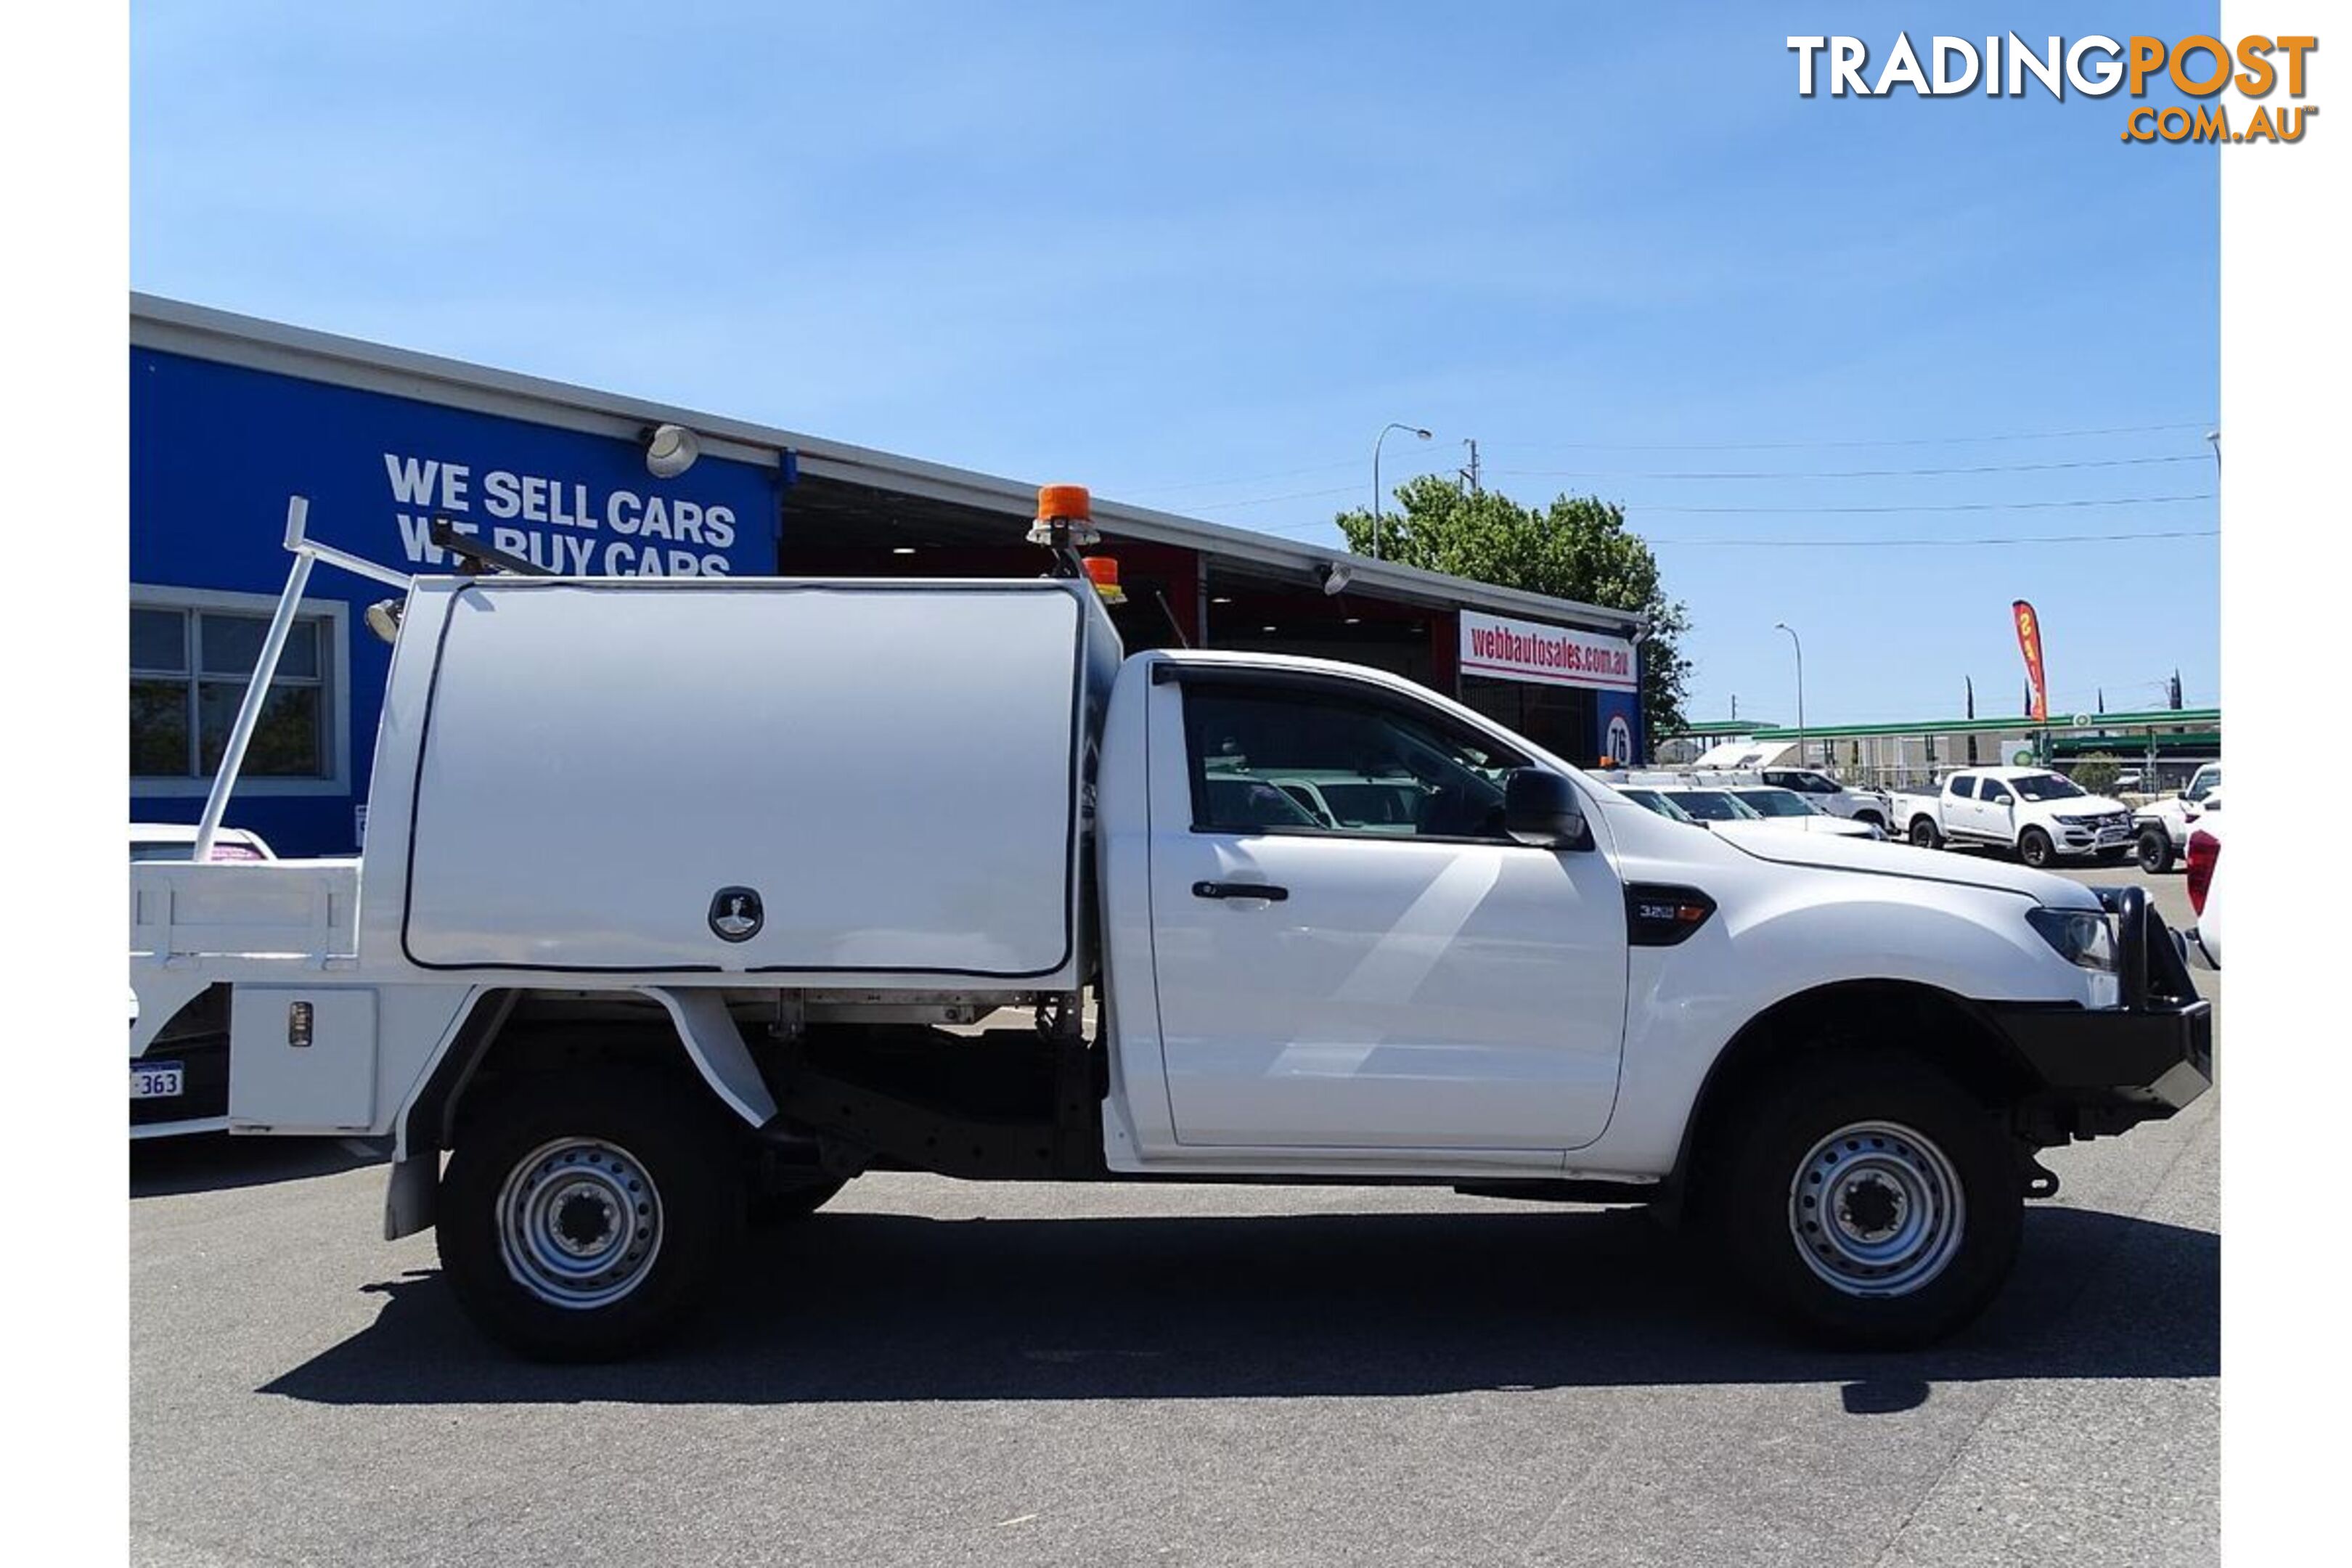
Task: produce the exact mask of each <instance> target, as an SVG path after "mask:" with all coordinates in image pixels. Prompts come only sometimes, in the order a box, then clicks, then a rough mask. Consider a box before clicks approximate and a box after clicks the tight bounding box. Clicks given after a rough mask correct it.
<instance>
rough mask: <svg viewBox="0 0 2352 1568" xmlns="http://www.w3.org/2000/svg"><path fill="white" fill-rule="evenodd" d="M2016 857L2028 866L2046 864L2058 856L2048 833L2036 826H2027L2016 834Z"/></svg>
mask: <svg viewBox="0 0 2352 1568" xmlns="http://www.w3.org/2000/svg"><path fill="white" fill-rule="evenodd" d="M2017 858H2019V859H2021V860H2022V861H2024V862H2025V863H2026V864H2027V865H2029V866H2035V867H2041V866H2047V865H2048V864H2050V862H2051V861H2053V860H2054V859H2056V858H2058V850H2057V847H2056V846H2055V845H2053V844H2052V843H2051V842H2050V835H2048V834H2047V833H2044V832H2042V829H2040V828H2038V827H2029V828H2027V829H2026V830H2025V831H2024V832H2022V833H2021V834H2019V835H2018V836H2017Z"/></svg>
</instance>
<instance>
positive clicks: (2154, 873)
mask: <svg viewBox="0 0 2352 1568" xmlns="http://www.w3.org/2000/svg"><path fill="white" fill-rule="evenodd" d="M2139 868H2140V869H2141V870H2143V871H2145V872H2147V874H2148V875H2149V876H2151V877H2160V876H2162V875H2163V874H2164V873H2165V872H2167V871H2169V870H2171V869H2172V835H2171V834H2169V833H2167V832H2166V831H2165V830H2164V829H2163V828H2161V827H2151V828H2149V829H2147V831H2146V832H2144V833H2142V834H2141V835H2140V836H2139Z"/></svg>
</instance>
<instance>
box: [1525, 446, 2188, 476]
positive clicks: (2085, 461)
mask: <svg viewBox="0 0 2352 1568" xmlns="http://www.w3.org/2000/svg"><path fill="white" fill-rule="evenodd" d="M2212 460H2213V458H2212V454H2211V453H2210V452H2184V453H2181V454H2180V455H2179V456H2177V457H2164V458H2066V459H2063V460H2061V461H2057V462H2048V463H1975V464H1969V465H1965V466H1962V467H1958V468H1815V469H1801V468H1783V469H1780V470H1778V471H1755V472H1748V471H1740V470H1727V469H1715V470H1709V471H1706V472H1696V473H1692V472H1685V473H1643V472H1639V471H1635V470H1631V469H1614V470H1612V469H1608V468H1497V469H1496V470H1495V471H1496V473H1500V474H1516V475H1518V476H1520V477H1522V478H1529V479H1543V478H1551V479H1910V478H1915V477H1917V476H1921V475H1927V474H2029V473H2047V472H2049V471H2051V470H2053V469H2055V468H2144V467H2147V465H2149V464H2153V463H2210V462H2211V461H2212Z"/></svg>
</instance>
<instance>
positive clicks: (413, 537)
mask: <svg viewBox="0 0 2352 1568" xmlns="http://www.w3.org/2000/svg"><path fill="white" fill-rule="evenodd" d="M792 471H793V470H792V458H791V457H790V455H789V454H786V455H785V456H784V457H783V458H782V465H781V467H780V468H767V467H762V466H761V465H758V464H754V463H743V462H736V461H731V460H729V459H725V458H711V457H705V458H702V459H701V460H700V461H699V462H698V463H696V464H695V466H694V467H693V468H690V469H688V471H687V472H686V473H685V474H683V475H680V476H679V477H678V478H677V479H654V478H652V477H651V476H650V475H648V474H647V473H646V466H645V458H644V452H643V449H642V447H639V446H638V444H637V443H636V442H635V441H634V440H630V439H625V438H615V437H604V436H595V435H588V434H584V433H583V432H580V431H575V430H568V429H562V428H559V427H557V426H548V425H541V424H537V423H534V422H532V421H530V420H526V419H519V418H512V417H506V416H495V415H486V414H478V413H475V412H472V411H470V410H466V409H458V408H451V407H447V406H445V405H438V404H434V403H428V402H425V401H421V400H418V399H415V398H407V397H395V396H390V395H384V394H381V393H374V392H363V391H359V390H356V389H354V388H351V387H345V386H337V385H333V384H328V383H324V382H318V381H310V380H305V379H302V378H300V377H297V376H290V375H284V374H275V373H272V372H267V371H259V370H251V369H247V368H244V367H241V366H236V365H227V364H221V363H215V362H213V361H209V360H202V359H196V358H192V357H189V356H187V355H184V354H175V353H159V352H156V351H153V350H146V349H134V350H132V351H131V581H132V583H133V584H139V585H142V586H145V587H160V588H179V589H210V590H221V591H228V592H235V593H245V594H263V595H272V596H275V595H277V594H278V592H279V591H280V590H281V589H283V588H284V586H285V583H286V572H287V568H288V567H289V565H290V564H291V563H292V558H291V557H289V555H288V554H287V553H286V552H285V549H284V547H283V537H284V532H285V521H286V501H287V498H288V497H289V495H304V496H308V497H309V498H310V521H309V530H310V535H311V537H313V538H315V539H317V540H319V541H320V542H323V543H327V544H332V545H335V546H337V547H339V548H341V549H343V550H346V551H349V552H352V553H353V554H355V555H360V556H362V557H365V558H366V559H368V560H371V561H376V562H380V563H383V564H385V565H387V566H391V567H394V568H395V569H398V570H402V571H408V572H436V571H444V570H447V569H448V563H447V562H446V559H445V558H444V556H443V554H442V552H440V551H438V550H436V549H435V548H434V547H433V546H432V545H431V544H429V543H428V542H426V540H425V531H426V530H427V529H428V528H429V526H430V524H431V521H432V519H434V518H435V517H446V518H447V519H448V520H449V521H450V522H451V524H452V525H453V526H455V527H457V529H458V530H459V531H465V532H472V533H478V534H481V535H483V536H485V537H488V539H490V541H491V542H493V543H495V544H497V545H498V546H499V548H501V549H504V550H506V551H508V552H509V553H512V554H516V555H522V556H526V557H528V558H530V559H531V560H533V561H535V562H538V563H541V564H542V565H545V566H548V567H550V568H551V569H553V570H556V571H560V572H565V573H577V574H596V575H608V574H634V575H667V576H677V575H710V574H731V575H738V576H740V575H750V574H772V573H773V572H774V571H775V569H776V535H777V527H778V518H779V516H780V513H781V506H780V502H781V487H782V486H783V485H786V484H789V483H790V482H791V475H792ZM389 592H390V591H389V590H387V589H386V588H385V587H384V586H383V584H377V583H372V582H369V581H367V580H366V579H364V578H361V577H356V576H353V575H352V574H349V573H345V572H342V571H339V570H337V569H335V568H332V567H329V566H323V565H322V566H320V567H319V568H318V569H317V570H316V571H315V572H314V573H313V574H312V575H311V578H310V590H309V594H308V597H309V598H310V599H312V600H341V601H343V602H344V603H345V604H347V605H350V606H351V611H350V613H349V614H348V615H347V616H345V617H344V631H343V637H342V644H341V647H336V648H335V649H334V650H333V653H332V657H333V658H334V659H336V660H337V661H339V663H340V664H341V667H342V668H344V669H346V670H348V672H349V679H348V688H347V689H348V693H349V696H348V701H349V705H350V712H349V714H348V720H349V723H348V730H349V735H350V756H349V758H348V763H347V767H346V770H345V773H344V777H345V778H346V780H348V787H347V788H345V789H342V790H340V791H338V792H336V793H331V794H320V793H310V794H263V793H257V792H255V791H254V790H252V789H250V788H247V787H241V788H240V789H239V790H238V792H237V794H236V796H235V798H234V799H233V801H232V803H231V805H230V809H229V816H228V820H229V821H230V823H231V824H233V825H235V826H241V827H249V828H252V829H253V830H255V831H256V832H258V833H259V834H261V836H262V837H265V838H267V839H268V840H269V842H270V843H271V845H272V846H274V847H276V848H277V850H278V853H279V854H281V855H289V854H290V855H331V854H345V853H349V852H350V851H351V850H352V849H353V848H354V847H356V839H357V828H356V821H355V814H354V810H353V808H354V807H355V806H357V805H361V804H362V803H363V802H364V801H365V800H366V799H367V790H368V775H369V773H370V769H371V765H372V763H373V754H374V750H375V731H376V722H377V719H378V716H379V714H380V712H381V710H382V707H383V682H384V676H385V673H386V671H387V670H388V669H389V668H390V665H391V658H392V649H391V648H390V647H388V646H386V645H385V644H384V643H383V642H382V641H381V640H380V639H378V638H377V637H374V636H373V634H372V633H370V632H369V631H368V630H367V628H366V626H365V625H364V624H363V622H362V618H361V617H362V612H363V610H364V609H365V607H366V606H367V605H370V604H373V603H374V602H375V601H376V600H378V599H382V598H384V597H387V596H388V595H389ZM188 787H189V786H187V785H184V784H183V785H181V786H179V788H178V789H176V790H174V789H172V788H170V787H168V786H157V785H154V784H142V783H141V782H140V781H137V780H133V781H132V782H131V819H132V820H134V821H147V822H194V820H195V819H196V818H197V816H199V815H200V814H201V813H202V810H203V806H204V799H203V796H202V795H198V794H190V793H186V791H187V789H188ZM313 787H314V788H315V786H313Z"/></svg>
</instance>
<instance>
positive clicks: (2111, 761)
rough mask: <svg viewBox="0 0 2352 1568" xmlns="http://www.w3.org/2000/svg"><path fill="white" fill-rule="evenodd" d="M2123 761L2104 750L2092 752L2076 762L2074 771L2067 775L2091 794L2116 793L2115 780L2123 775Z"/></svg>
mask: <svg viewBox="0 0 2352 1568" xmlns="http://www.w3.org/2000/svg"><path fill="white" fill-rule="evenodd" d="M2123 771H2124V766H2123V763H2119V762H2117V761H2116V759H2115V758H2114V757H2112V756H2109V755H2108V754H2107V753H2106V752H2092V753H2091V754H2090V755H2089V756H2087V757H2084V759H2083V760H2082V761H2081V762H2079V763H2075V764H2074V772H2073V773H2069V774H2067V777H2069V778H2071V779H2073V780H2074V782H2075V783H2076V784H2081V785H2082V786H2083V787H2084V789H2086V790H2088V791H2090V792H2091V793H2092V794H2093V795H2113V794H2115V793H2116V780H2117V779H2119V778H2121V777H2122V776H2123Z"/></svg>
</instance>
